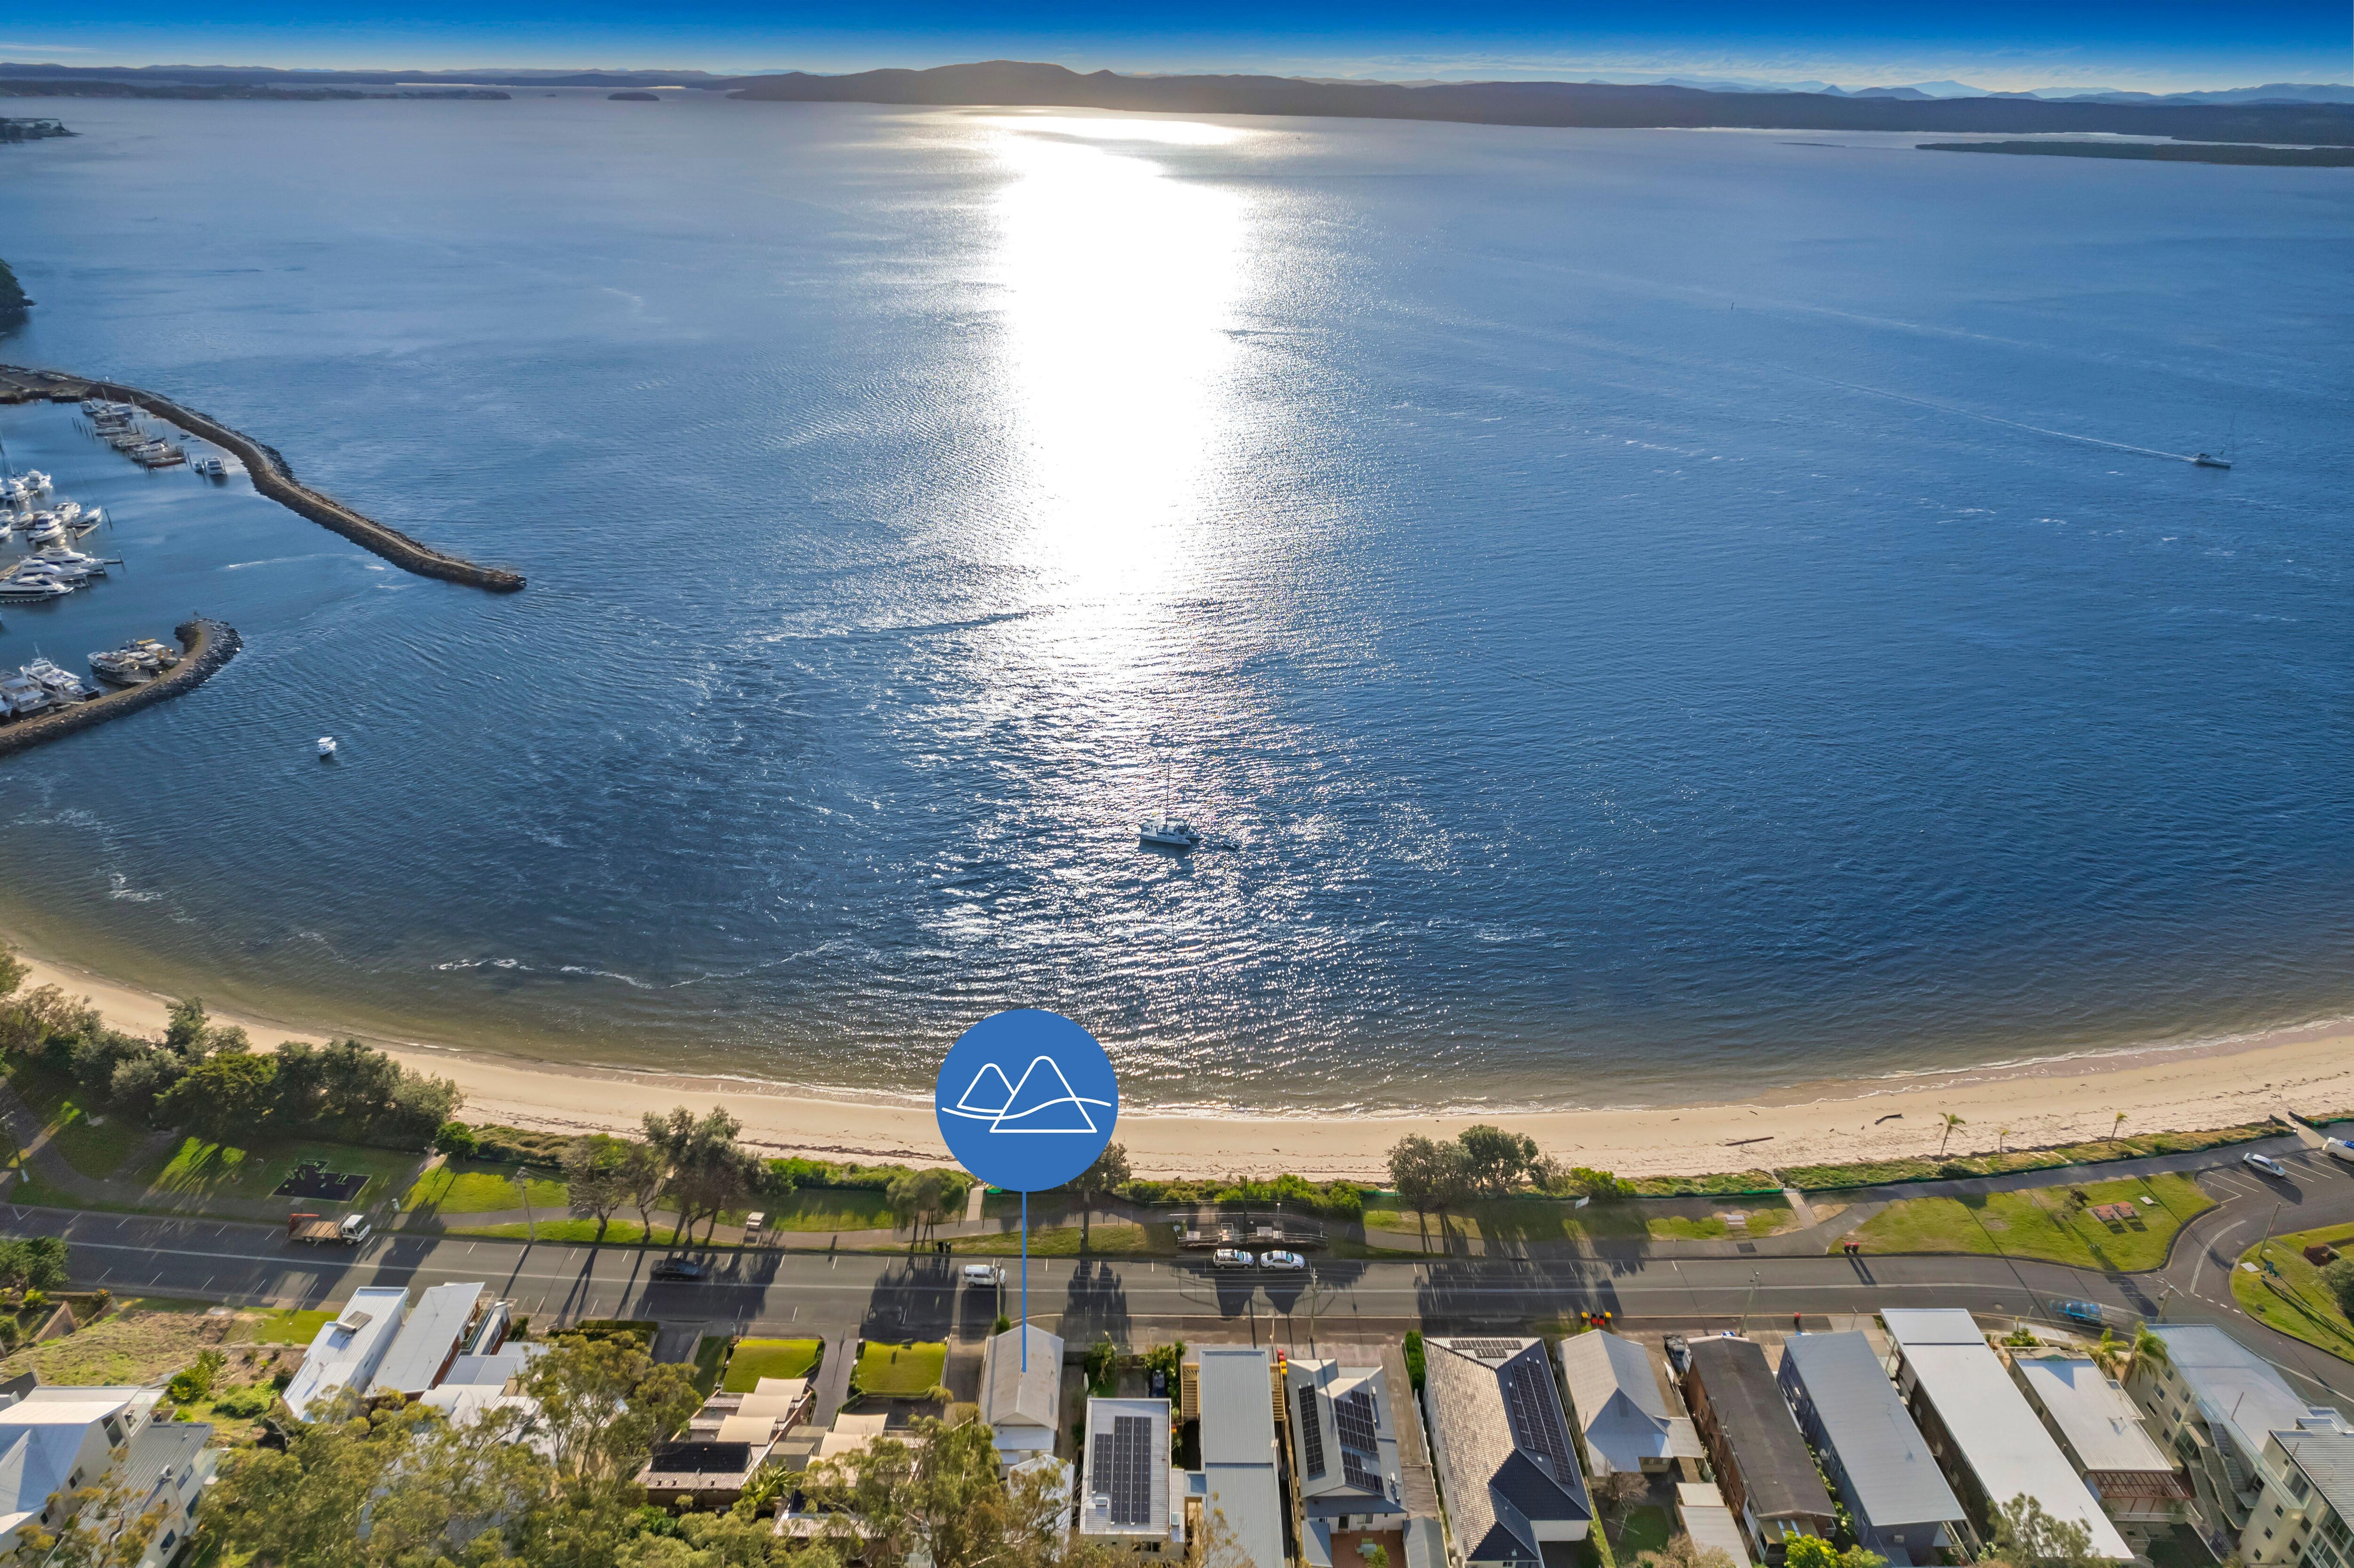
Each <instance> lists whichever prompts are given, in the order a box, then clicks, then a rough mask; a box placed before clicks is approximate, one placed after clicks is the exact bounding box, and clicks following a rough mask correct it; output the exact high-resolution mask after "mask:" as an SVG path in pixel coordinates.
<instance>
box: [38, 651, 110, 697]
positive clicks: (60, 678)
mask: <svg viewBox="0 0 2354 1568" xmlns="http://www.w3.org/2000/svg"><path fill="white" fill-rule="evenodd" d="M21 673H23V674H25V675H27V676H29V677H31V678H32V680H34V681H35V682H36V683H38V684H39V686H40V688H41V689H42V690H43V691H45V692H47V693H48V694H49V696H50V697H51V699H52V700H54V701H57V702H60V703H80V702H87V701H89V700H90V698H92V697H94V696H96V695H98V694H97V693H96V692H93V691H91V690H90V688H89V687H88V686H85V685H83V684H82V683H81V677H80V675H77V674H75V673H73V672H72V671H71V670H69V669H66V668H64V667H63V666H61V665H59V664H57V663H54V662H51V661H49V660H47V659H36V660H34V661H33V662H31V663H29V664H27V665H26V666H25V667H24V669H23V671H22V672H21Z"/></svg>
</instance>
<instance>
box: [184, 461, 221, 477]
mask: <svg viewBox="0 0 2354 1568" xmlns="http://www.w3.org/2000/svg"><path fill="white" fill-rule="evenodd" d="M188 466H189V467H190V468H193V469H195V470H196V471H197V472H198V473H200V474H203V475H204V476H205V477H206V478H207V479H226V478H228V464H226V463H224V462H222V461H221V460H220V459H218V458H217V457H203V458H198V459H197V460H196V461H194V462H192V463H190V464H189V465H188Z"/></svg>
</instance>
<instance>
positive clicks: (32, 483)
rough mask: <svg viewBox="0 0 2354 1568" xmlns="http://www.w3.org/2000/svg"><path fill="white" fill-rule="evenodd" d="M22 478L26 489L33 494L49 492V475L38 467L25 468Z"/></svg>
mask: <svg viewBox="0 0 2354 1568" xmlns="http://www.w3.org/2000/svg"><path fill="white" fill-rule="evenodd" d="M24 480H25V484H26V487H27V490H29V491H30V492H31V493H33V494H35V495H47V494H48V493H49V476H48V474H46V473H43V472H42V471H40V470H39V469H37V468H28V469H27V470H26V471H25V473H24Z"/></svg>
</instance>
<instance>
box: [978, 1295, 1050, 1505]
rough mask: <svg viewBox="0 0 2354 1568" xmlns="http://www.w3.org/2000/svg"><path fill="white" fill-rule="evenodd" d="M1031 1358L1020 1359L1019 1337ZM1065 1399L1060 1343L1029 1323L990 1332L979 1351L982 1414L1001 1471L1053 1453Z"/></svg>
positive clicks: (1021, 1354)
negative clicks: (1059, 1417) (995, 1333)
mask: <svg viewBox="0 0 2354 1568" xmlns="http://www.w3.org/2000/svg"><path fill="white" fill-rule="evenodd" d="M1025 1334H1026V1335H1027V1336H1029V1352H1030V1354H1029V1361H1028V1364H1027V1366H1026V1367H1025V1366H1024V1364H1023V1353H1022V1352H1023V1336H1024V1335H1025ZM1062 1403H1063V1341H1062V1339H1061V1337H1060V1336H1058V1335H1055V1334H1050V1333H1048V1332H1046V1330H1044V1329H1039V1328H1034V1327H1032V1326H1030V1325H1027V1324H1023V1325H1018V1326H1016V1327H1014V1328H1011V1329H1008V1330H1005V1332H1003V1333H1002V1334H997V1335H993V1336H991V1339H990V1340H989V1341H988V1342H987V1343H986V1344H984V1345H983V1346H982V1347H981V1420H983V1421H984V1422H987V1423H988V1424H989V1430H990V1433H991V1436H993V1437H995V1439H996V1441H997V1463H998V1467H999V1468H1000V1469H1001V1470H1006V1469H1011V1468H1013V1467H1014V1466H1015V1465H1018V1464H1020V1463H1022V1462H1023V1460H1024V1459H1029V1458H1034V1457H1037V1456H1038V1455H1040V1454H1052V1453H1054V1451H1055V1419H1056V1417H1057V1415H1058V1414H1059V1413H1060V1411H1061V1409H1062Z"/></svg>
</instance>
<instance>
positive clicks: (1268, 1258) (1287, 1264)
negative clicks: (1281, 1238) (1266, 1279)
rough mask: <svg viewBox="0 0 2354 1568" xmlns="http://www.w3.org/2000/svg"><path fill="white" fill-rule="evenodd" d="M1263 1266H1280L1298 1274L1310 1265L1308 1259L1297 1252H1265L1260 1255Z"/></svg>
mask: <svg viewBox="0 0 2354 1568" xmlns="http://www.w3.org/2000/svg"><path fill="white" fill-rule="evenodd" d="M1258 1266H1260V1267H1261V1268H1280V1269H1286V1270H1288V1271H1290V1272H1291V1273H1294V1274H1297V1273H1299V1271H1300V1270H1301V1269H1304V1268H1306V1267H1307V1266H1308V1260H1307V1259H1306V1258H1304V1257H1302V1256H1300V1255H1299V1254H1298V1253H1296V1252H1263V1253H1261V1254H1259V1255H1258Z"/></svg>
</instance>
